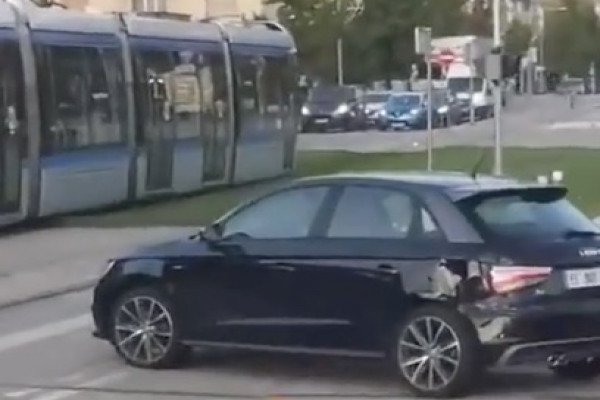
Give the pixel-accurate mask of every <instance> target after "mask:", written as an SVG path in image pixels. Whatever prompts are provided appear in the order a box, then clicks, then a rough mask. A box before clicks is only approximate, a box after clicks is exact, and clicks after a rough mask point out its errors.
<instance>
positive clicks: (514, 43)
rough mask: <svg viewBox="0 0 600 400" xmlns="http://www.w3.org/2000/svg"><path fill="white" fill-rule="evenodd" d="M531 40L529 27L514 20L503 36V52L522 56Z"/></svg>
mask: <svg viewBox="0 0 600 400" xmlns="http://www.w3.org/2000/svg"><path fill="white" fill-rule="evenodd" d="M531 38H532V31H531V26H530V25H528V24H524V23H523V22H520V21H519V20H514V21H513V22H512V23H511V24H510V26H509V27H508V29H507V31H506V33H505V34H504V50H505V52H506V53H507V54H511V55H520V54H523V53H525V52H526V51H527V49H528V48H529V46H530V44H531Z"/></svg>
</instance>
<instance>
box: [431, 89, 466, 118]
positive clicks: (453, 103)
mask: <svg viewBox="0 0 600 400" xmlns="http://www.w3.org/2000/svg"><path fill="white" fill-rule="evenodd" d="M438 92H439V93H440V98H439V100H438V107H437V114H438V118H439V119H440V123H441V125H442V126H453V125H460V124H461V123H463V122H464V119H463V106H462V104H461V103H460V102H459V101H458V100H457V99H456V97H454V96H453V95H452V94H451V93H450V92H449V91H448V90H445V89H443V90H439V91H438Z"/></svg>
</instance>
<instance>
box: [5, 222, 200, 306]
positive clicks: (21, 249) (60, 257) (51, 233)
mask: <svg viewBox="0 0 600 400" xmlns="http://www.w3.org/2000/svg"><path fill="white" fill-rule="evenodd" d="M195 230H196V229H195V228H122V229H97V228H89V229H88V228H57V229H44V230H38V231H33V232H26V233H20V234H15V235H10V236H0V308H3V307H8V306H11V305H15V304H19V303H23V302H27V301H31V300H36V299H41V298H45V297H49V296H52V295H58V294H61V293H66V292H69V291H74V290H79V289H84V288H87V287H91V286H93V285H94V283H95V282H96V280H97V279H98V277H99V275H100V274H101V273H102V272H103V271H104V268H105V266H106V261H107V260H108V259H109V258H111V257H115V256H120V255H123V254H124V253H127V251H129V250H130V249H132V248H135V247H138V246H142V245H149V244H152V243H155V242H161V241H164V240H172V239H177V238H178V237H181V238H185V237H186V236H189V235H190V234H192V233H194V232H195Z"/></svg>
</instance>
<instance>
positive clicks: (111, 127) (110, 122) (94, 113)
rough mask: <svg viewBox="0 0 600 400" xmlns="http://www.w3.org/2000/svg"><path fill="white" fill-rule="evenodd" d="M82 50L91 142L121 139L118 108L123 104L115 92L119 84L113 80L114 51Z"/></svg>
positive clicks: (117, 91) (116, 67) (100, 142)
mask: <svg viewBox="0 0 600 400" xmlns="http://www.w3.org/2000/svg"><path fill="white" fill-rule="evenodd" d="M85 52H86V60H87V66H88V68H87V74H88V82H89V102H90V105H89V111H88V117H89V119H90V127H91V129H92V135H93V144H107V143H118V142H121V141H122V139H123V135H122V129H121V127H122V124H121V122H123V121H122V120H121V118H119V109H121V110H122V109H124V108H125V107H124V104H121V102H120V99H122V94H121V95H120V93H119V92H120V91H121V88H122V87H123V83H122V82H121V83H120V84H119V82H117V79H118V69H119V65H118V64H119V63H115V57H114V56H115V54H114V52H112V54H111V53H110V52H107V53H105V52H104V51H103V52H102V53H100V52H99V51H98V50H97V49H86V50H85ZM115 64H116V65H115ZM107 72H111V73H110V74H107ZM108 77H110V80H109V79H108ZM109 81H110V83H111V84H110V86H109Z"/></svg>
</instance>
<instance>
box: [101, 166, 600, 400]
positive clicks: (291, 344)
mask: <svg viewBox="0 0 600 400" xmlns="http://www.w3.org/2000/svg"><path fill="white" fill-rule="evenodd" d="M566 193H567V191H566V190H565V189H564V188H563V187H559V186H544V185H538V184H529V183H518V182H516V181H513V180H510V179H500V178H492V177H478V178H471V177H469V176H464V175H460V174H433V175H430V174H420V173H414V174H398V173H377V174H375V173H371V174H367V173H365V174H341V175H334V176H326V177H319V178H310V179H304V180H299V181H296V182H294V183H292V184H290V185H288V186H286V187H283V188H281V189H279V190H276V191H274V192H271V193H269V194H267V195H265V196H263V197H260V198H258V199H256V200H252V201H250V202H248V203H245V204H243V205H241V206H239V207H237V208H235V209H234V210H232V211H231V212H230V213H228V214H226V215H225V216H224V217H222V218H220V219H219V220H217V221H216V222H215V223H214V224H213V225H211V226H210V227H208V228H206V229H204V230H202V231H201V232H200V233H199V234H198V235H195V236H192V237H190V238H188V239H184V240H175V241H172V242H169V243H164V244H160V245H156V246H153V247H149V248H144V249H140V250H139V251H137V252H133V253H131V254H129V255H127V256H124V257H120V258H116V259H114V260H113V261H111V262H110V264H109V265H108V268H107V272H106V273H105V275H104V276H103V277H102V278H101V280H100V282H99V283H98V285H97V287H96V289H95V292H94V304H93V314H94V320H95V324H96V332H95V335H96V336H97V337H99V338H103V339H106V340H108V341H110V342H111V343H112V344H113V345H114V347H115V348H116V349H117V351H118V353H119V354H120V355H121V356H122V357H123V358H124V359H125V360H126V361H127V362H128V363H130V364H132V365H135V366H139V367H145V368H162V367H170V366H173V365H175V364H177V363H178V362H180V361H181V360H182V359H183V358H182V357H184V356H185V355H186V354H189V351H190V348H191V347H195V346H202V347H205V348H231V349H247V350H260V351H271V352H273V351H275V352H284V353H296V354H323V355H332V356H351V357H381V358H386V357H387V358H389V360H392V361H393V362H394V364H395V365H396V367H397V369H398V371H399V376H400V377H401V378H402V379H403V380H404V381H405V382H406V383H408V385H409V386H410V387H411V388H412V389H413V390H414V391H416V392H418V393H419V394H424V395H429V396H438V397H442V396H454V395H460V394H464V393H465V392H467V391H468V390H469V389H472V388H473V386H474V385H475V384H476V383H477V382H478V379H477V377H478V376H479V374H481V372H482V371H484V370H485V367H486V366H489V365H493V364H500V365H513V364H520V363H530V362H537V361H547V363H548V366H549V367H550V368H551V369H552V370H553V371H554V372H555V373H556V374H557V375H558V376H561V377H577V378H591V377H593V376H596V375H597V374H598V373H599V372H600V366H599V364H598V356H599V355H600V266H599V265H600V239H599V236H600V231H599V230H598V229H597V228H596V226H595V225H594V224H593V223H592V222H591V221H590V220H589V219H588V218H586V217H585V216H584V215H583V214H582V213H581V212H579V211H578V210H577V209H576V208H575V207H574V206H573V205H571V203H570V202H569V201H568V200H567V199H566V197H565V196H566Z"/></svg>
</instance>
